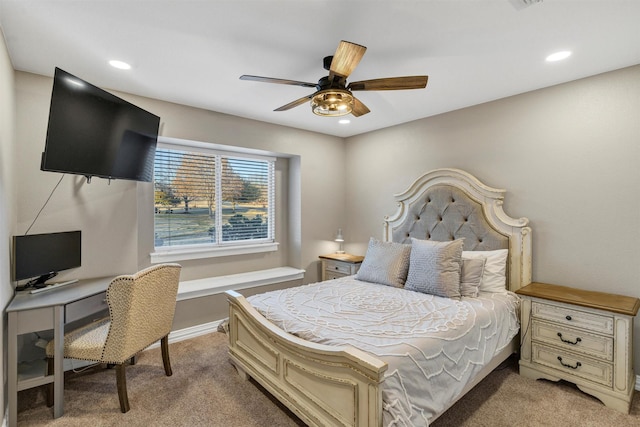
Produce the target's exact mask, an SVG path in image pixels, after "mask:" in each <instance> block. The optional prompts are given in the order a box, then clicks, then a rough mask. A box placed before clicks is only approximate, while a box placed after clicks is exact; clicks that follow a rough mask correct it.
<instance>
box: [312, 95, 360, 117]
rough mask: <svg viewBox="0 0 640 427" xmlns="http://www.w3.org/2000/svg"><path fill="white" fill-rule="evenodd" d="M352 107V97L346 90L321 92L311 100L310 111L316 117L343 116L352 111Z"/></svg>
mask: <svg viewBox="0 0 640 427" xmlns="http://www.w3.org/2000/svg"><path fill="white" fill-rule="evenodd" d="M353 105H354V101H353V95H351V92H349V91H348V90H346V89H326V90H321V91H319V92H318V93H316V94H315V95H314V97H313V98H312V99H311V111H313V113H314V114H317V115H318V116H325V117H338V116H344V115H347V114H349V113H351V111H353Z"/></svg>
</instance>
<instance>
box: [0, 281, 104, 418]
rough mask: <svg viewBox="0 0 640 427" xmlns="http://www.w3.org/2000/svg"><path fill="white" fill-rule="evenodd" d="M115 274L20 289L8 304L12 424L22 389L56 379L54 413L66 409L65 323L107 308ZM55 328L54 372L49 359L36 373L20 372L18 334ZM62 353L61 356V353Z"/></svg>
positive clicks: (54, 383) (9, 387)
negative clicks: (40, 288) (35, 290)
mask: <svg viewBox="0 0 640 427" xmlns="http://www.w3.org/2000/svg"><path fill="white" fill-rule="evenodd" d="M112 279H113V277H100V278H95V279H85V280H80V281H78V282H77V283H73V284H71V285H66V286H62V287H60V288H56V289H52V290H49V291H44V292H40V293H37V294H31V293H29V292H28V291H26V292H19V293H16V295H15V296H14V297H13V300H12V301H11V303H10V304H9V306H8V307H7V315H8V317H9V326H8V337H7V338H8V341H9V354H8V367H7V368H8V371H9V372H8V377H9V378H8V380H9V384H8V389H9V390H8V391H9V426H10V427H13V426H15V425H16V421H17V412H18V391H21V390H26V389H28V388H32V387H37V386H41V385H44V384H49V383H51V382H53V390H54V405H53V416H54V417H55V418H58V417H60V416H62V414H63V413H64V396H63V393H64V368H63V361H64V357H62V355H63V351H64V327H65V324H68V323H71V322H73V321H75V320H79V319H82V318H84V317H87V316H89V315H91V314H93V313H97V312H98V311H101V310H104V309H105V308H106V307H107V305H106V300H105V292H106V290H107V287H108V286H109V283H111V280H112ZM49 329H53V334H54V335H53V336H54V338H53V339H54V356H55V357H54V371H53V372H54V373H53V375H47V372H46V362H43V364H42V369H36V371H37V372H35V373H25V374H23V373H20V372H18V335H21V334H26V333H30V332H38V331H44V330H49ZM58 356H60V357H58Z"/></svg>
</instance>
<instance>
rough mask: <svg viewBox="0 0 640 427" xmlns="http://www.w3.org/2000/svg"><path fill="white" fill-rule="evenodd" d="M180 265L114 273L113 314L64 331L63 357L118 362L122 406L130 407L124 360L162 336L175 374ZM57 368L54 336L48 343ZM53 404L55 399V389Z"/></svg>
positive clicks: (165, 354)
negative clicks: (172, 336) (172, 344)
mask: <svg viewBox="0 0 640 427" xmlns="http://www.w3.org/2000/svg"><path fill="white" fill-rule="evenodd" d="M180 269H181V266H180V265H178V264H161V265H156V266H153V267H149V268H147V269H144V270H142V271H139V272H138V273H136V274H133V275H123V276H118V277H116V278H114V279H113V280H112V281H111V283H110V284H109V287H108V289H107V304H108V306H109V317H106V318H104V319H102V320H98V321H95V322H93V323H91V324H89V325H86V326H83V327H81V328H79V329H76V330H73V331H70V332H67V333H65V335H64V357H65V358H72V359H81V360H88V361H94V362H98V363H105V364H108V365H115V366H116V383H117V387H118V397H119V399H120V409H121V410H122V412H127V411H128V410H129V399H128V396H127V382H126V376H125V364H126V362H127V361H129V360H130V359H132V358H133V357H134V356H135V355H136V354H138V353H139V352H141V351H142V350H144V349H145V348H147V347H148V346H150V345H151V344H153V343H155V342H157V341H158V340H160V343H161V350H162V361H163V364H164V371H165V374H166V375H167V376H171V375H172V371H171V363H170V361H169V345H168V335H169V332H170V331H171V325H172V323H173V316H174V313H175V308H176V296H177V293H178V280H179V277H180ZM46 353H47V357H49V371H50V372H51V371H53V359H52V357H53V353H54V352H53V341H50V342H49V344H48V345H47V348H46ZM47 399H48V403H49V405H52V404H53V388H52V387H50V388H49V393H48V397H47Z"/></svg>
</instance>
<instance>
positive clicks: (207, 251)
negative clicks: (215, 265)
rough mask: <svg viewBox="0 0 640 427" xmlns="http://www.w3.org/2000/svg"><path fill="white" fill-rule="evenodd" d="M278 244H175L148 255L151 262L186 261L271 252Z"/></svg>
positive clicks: (275, 249) (276, 248)
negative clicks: (190, 245)
mask: <svg viewBox="0 0 640 427" xmlns="http://www.w3.org/2000/svg"><path fill="white" fill-rule="evenodd" d="M278 245H279V243H278V242H272V243H254V244H247V245H233V246H231V245H229V246H207V247H204V248H203V247H199V248H198V247H188V248H185V247H180V246H176V247H175V248H172V249H163V248H157V249H156V251H155V252H151V253H150V254H149V255H150V256H151V264H160V263H163V262H176V261H186V260H190V259H202V258H215V257H221V256H229V255H243V254H256V253H261V252H273V251H277V250H278Z"/></svg>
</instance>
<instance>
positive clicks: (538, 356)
mask: <svg viewBox="0 0 640 427" xmlns="http://www.w3.org/2000/svg"><path fill="white" fill-rule="evenodd" d="M532 350H533V353H532V361H533V362H534V363H538V364H540V365H544V366H548V367H550V368H553V369H557V370H559V371H562V372H565V373H566V374H569V376H564V377H563V378H565V379H570V377H571V376H574V377H580V378H583V379H586V380H589V381H593V382H596V383H598V384H603V385H606V386H607V387H611V386H612V385H613V382H612V370H613V365H611V364H610V363H606V362H599V361H596V360H592V359H589V358H588V357H584V356H580V355H576V354H573V353H570V352H565V351H561V350H557V349H554V348H551V347H547V346H544V345H539V344H536V343H534V344H533V346H532Z"/></svg>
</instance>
